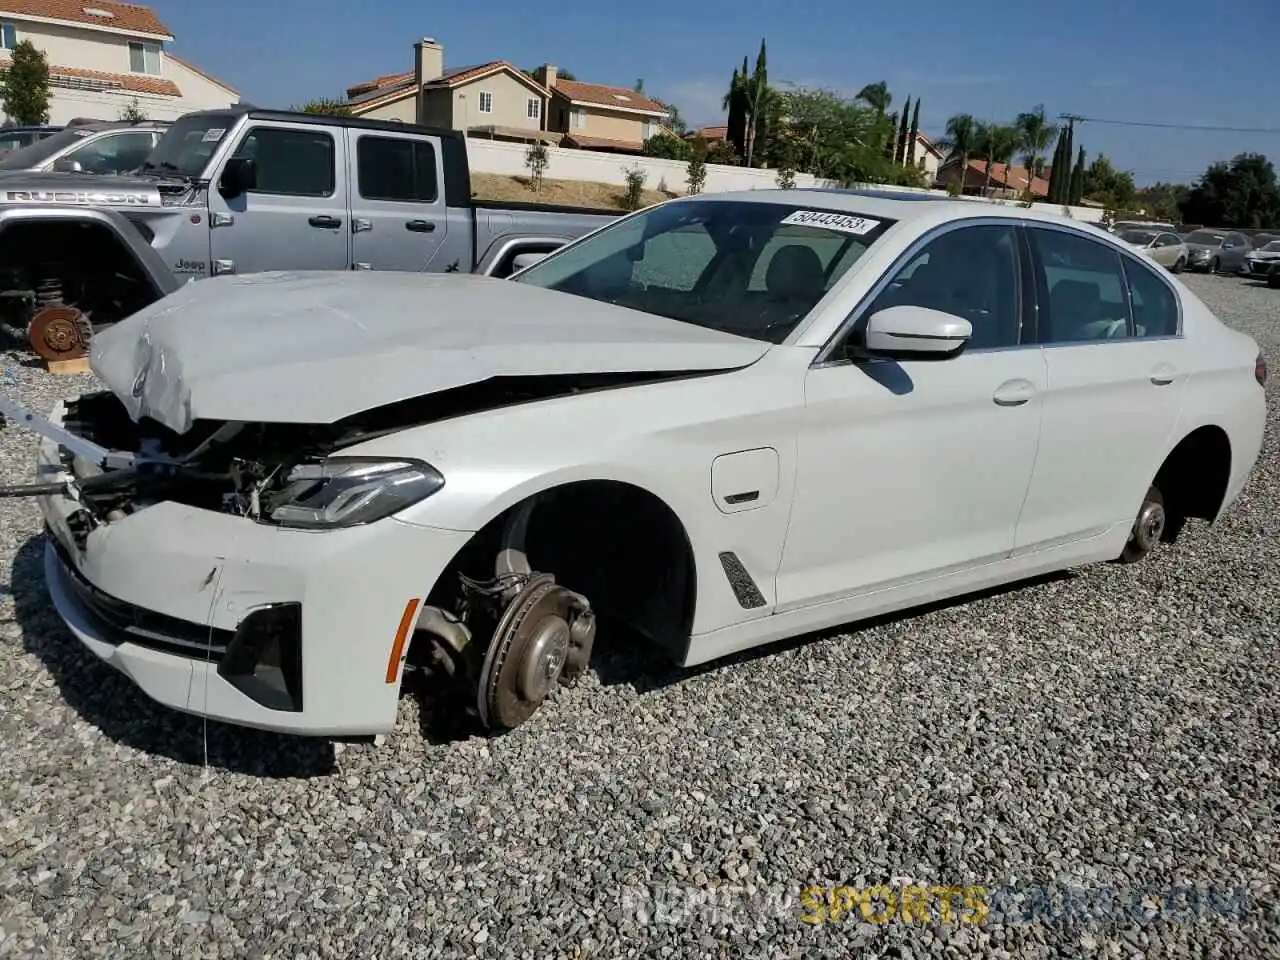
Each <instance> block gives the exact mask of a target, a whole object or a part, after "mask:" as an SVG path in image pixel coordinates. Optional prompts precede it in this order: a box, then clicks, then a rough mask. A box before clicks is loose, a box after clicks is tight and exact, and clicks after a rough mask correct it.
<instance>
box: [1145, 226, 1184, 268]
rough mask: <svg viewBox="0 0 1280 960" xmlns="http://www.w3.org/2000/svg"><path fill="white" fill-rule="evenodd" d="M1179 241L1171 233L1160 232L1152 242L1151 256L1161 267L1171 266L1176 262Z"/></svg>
mask: <svg viewBox="0 0 1280 960" xmlns="http://www.w3.org/2000/svg"><path fill="white" fill-rule="evenodd" d="M1178 246H1179V241H1178V238H1177V237H1175V236H1174V235H1173V234H1171V233H1162V234H1160V235H1159V236H1157V237H1156V239H1155V243H1154V244H1152V249H1151V258H1152V259H1153V260H1155V262H1156V263H1158V264H1160V266H1162V267H1172V266H1173V265H1174V264H1175V263H1177V262H1178V255H1179V250H1178Z"/></svg>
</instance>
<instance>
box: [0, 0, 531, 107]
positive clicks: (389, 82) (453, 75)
mask: <svg viewBox="0 0 1280 960" xmlns="http://www.w3.org/2000/svg"><path fill="white" fill-rule="evenodd" d="M0 3H3V0H0ZM502 70H505V71H507V72H509V73H511V74H514V75H515V76H517V77H518V78H519V79H520V80H522V81H523V82H524V83H525V84H527V85H528V86H530V87H532V88H533V89H535V90H537V91H539V92H540V93H542V94H543V95H544V96H548V97H549V96H551V91H550V90H548V89H547V88H546V87H544V86H543V85H542V84H540V83H538V81H537V80H535V79H533V77H531V76H529V75H528V74H527V73H525V72H524V71H523V70H520V69H518V68H516V67H514V66H512V65H511V64H510V63H508V62H507V61H506V60H490V61H489V62H488V63H481V64H477V65H476V66H474V67H460V68H455V69H454V70H452V71H449V70H446V71H445V72H444V75H443V76H441V77H437V78H436V79H435V80H428V81H427V82H426V83H424V84H423V86H424V87H436V88H440V87H459V86H462V85H463V84H465V83H470V82H472V81H473V80H479V79H480V78H481V77H484V76H488V75H489V74H491V73H498V72H499V71H502ZM406 84H407V85H409V86H410V87H412V86H413V71H412V70H410V71H409V72H408V73H388V74H384V75H383V76H381V77H377V78H376V79H373V80H365V81H364V82H362V83H357V84H355V85H354V86H351V87H347V99H348V100H354V99H355V98H356V97H359V96H361V95H363V94H368V93H372V92H374V91H375V90H384V89H385V90H386V91H387V94H388V95H390V94H391V92H392V91H393V90H395V89H396V88H398V87H403V86H405V85H406ZM370 102H372V101H366V102H365V103H362V104H360V105H361V106H362V107H366V106H368V104H369V103H370Z"/></svg>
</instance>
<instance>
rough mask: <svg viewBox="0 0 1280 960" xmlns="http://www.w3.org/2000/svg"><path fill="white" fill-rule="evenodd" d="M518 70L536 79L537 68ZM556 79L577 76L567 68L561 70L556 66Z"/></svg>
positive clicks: (569, 78) (571, 78)
mask: <svg viewBox="0 0 1280 960" xmlns="http://www.w3.org/2000/svg"><path fill="white" fill-rule="evenodd" d="M520 72H521V73H523V74H524V75H525V76H526V77H528V78H529V79H530V80H536V79H537V74H538V71H537V70H521V71H520ZM556 79H558V80H577V79H578V78H577V77H576V76H574V75H573V74H572V73H570V72H569V71H568V70H561V69H558V68H557V70H556Z"/></svg>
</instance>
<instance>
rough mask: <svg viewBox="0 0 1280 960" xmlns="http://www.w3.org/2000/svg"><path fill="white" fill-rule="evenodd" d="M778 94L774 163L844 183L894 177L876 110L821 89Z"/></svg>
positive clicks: (773, 147)
mask: <svg viewBox="0 0 1280 960" xmlns="http://www.w3.org/2000/svg"><path fill="white" fill-rule="evenodd" d="M778 100H779V105H778V114H779V116H780V120H779V122H778V130H777V135H776V136H775V138H774V140H773V142H772V144H771V152H770V156H769V159H770V160H771V161H772V162H773V163H774V165H775V166H777V167H779V168H782V167H790V168H793V169H796V170H802V171H804V172H805V173H810V174H813V175H814V176H815V177H818V178H819V179H822V180H834V181H836V182H838V183H842V184H845V185H849V184H852V183H890V182H894V177H895V174H894V171H895V167H894V164H893V161H892V158H889V157H885V156H884V153H883V146H882V144H883V142H884V141H883V122H884V121H883V119H881V118H878V117H877V116H876V114H875V112H874V111H872V110H870V109H867V108H866V107H863V106H860V105H859V104H857V103H855V102H854V101H850V100H846V99H844V98H843V97H841V96H840V95H839V94H837V93H835V92H833V91H830V90H822V89H807V88H803V87H801V88H796V89H794V90H787V91H784V92H782V93H780V94H779V95H778ZM896 169H898V170H901V168H896Z"/></svg>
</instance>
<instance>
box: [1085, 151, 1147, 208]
mask: <svg viewBox="0 0 1280 960" xmlns="http://www.w3.org/2000/svg"><path fill="white" fill-rule="evenodd" d="M1083 187H1084V191H1083V193H1082V196H1083V197H1088V198H1089V199H1090V200H1094V201H1096V202H1098V203H1101V204H1102V205H1103V206H1104V207H1107V208H1108V209H1111V210H1127V209H1129V208H1130V207H1132V206H1133V198H1134V194H1135V192H1136V191H1135V189H1134V186H1133V174H1132V173H1129V172H1128V171H1126V170H1117V169H1116V168H1115V166H1114V165H1113V164H1112V163H1111V161H1110V160H1109V159H1108V158H1107V156H1106V154H1103V153H1100V154H1098V155H1097V156H1096V157H1094V159H1093V163H1091V164H1089V166H1088V167H1086V168H1085V171H1084V178H1083Z"/></svg>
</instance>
